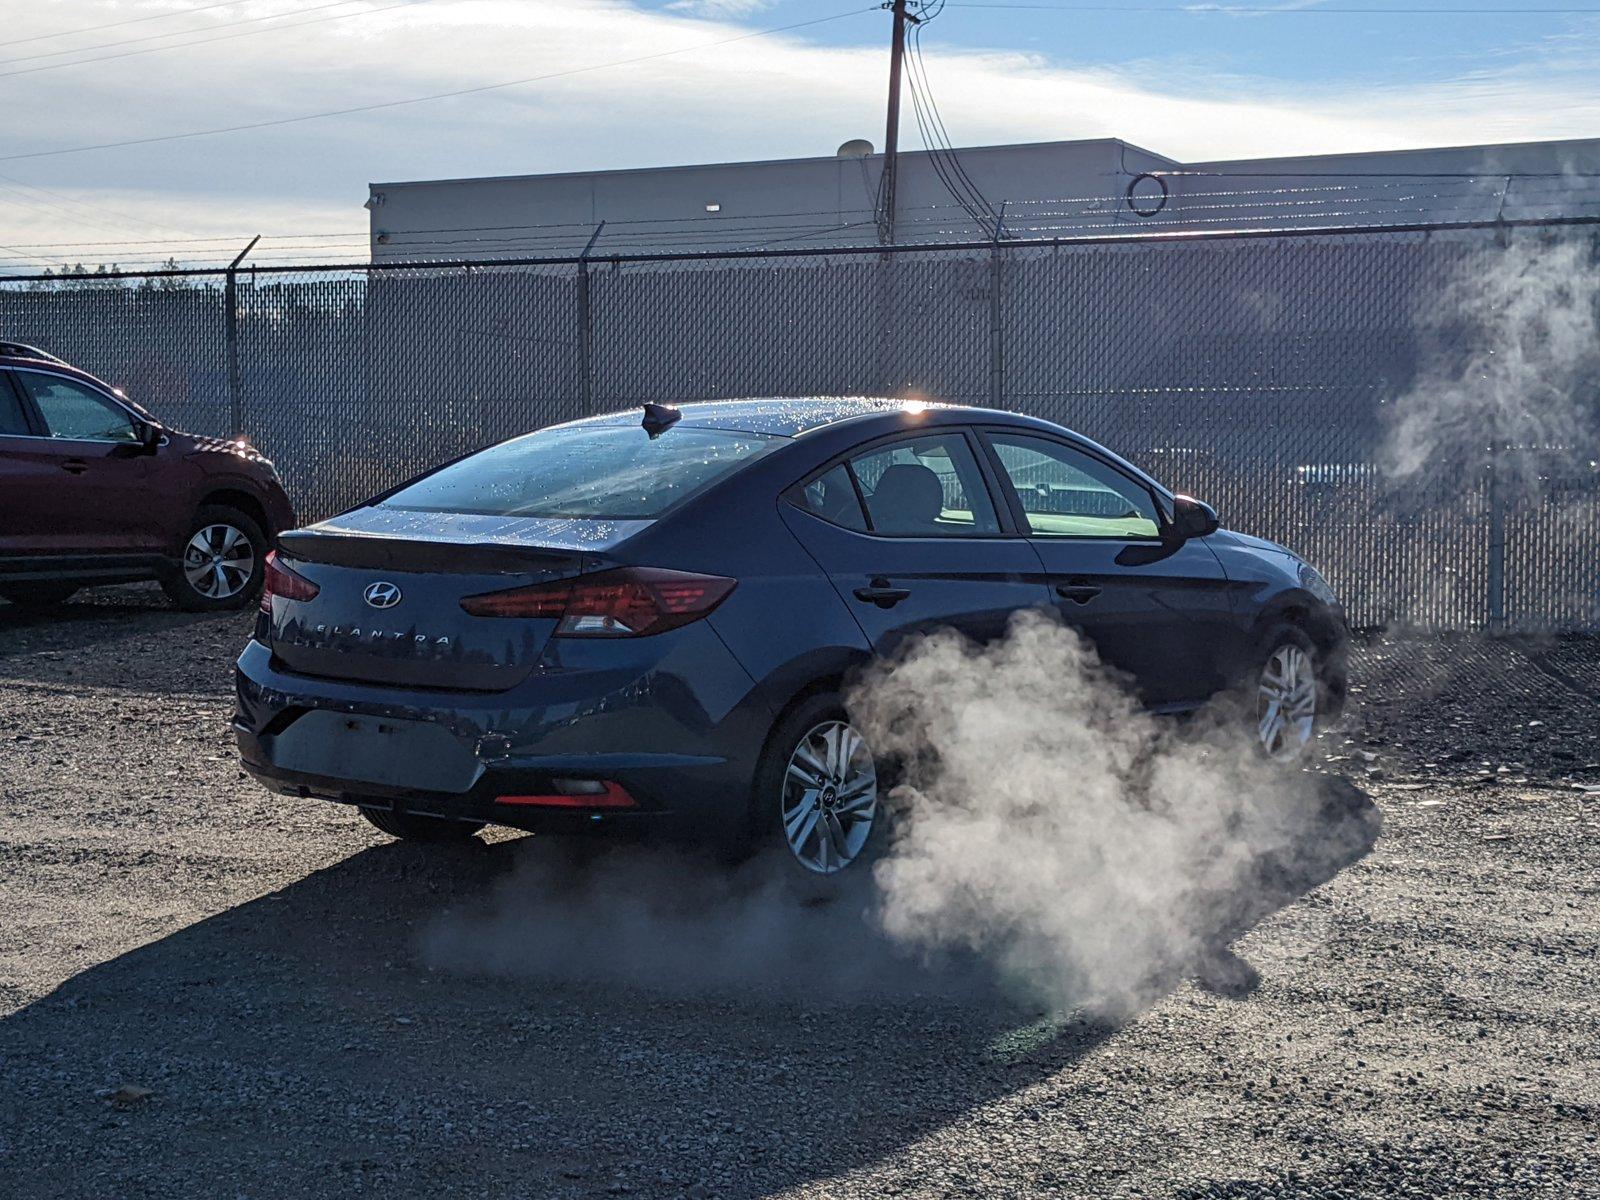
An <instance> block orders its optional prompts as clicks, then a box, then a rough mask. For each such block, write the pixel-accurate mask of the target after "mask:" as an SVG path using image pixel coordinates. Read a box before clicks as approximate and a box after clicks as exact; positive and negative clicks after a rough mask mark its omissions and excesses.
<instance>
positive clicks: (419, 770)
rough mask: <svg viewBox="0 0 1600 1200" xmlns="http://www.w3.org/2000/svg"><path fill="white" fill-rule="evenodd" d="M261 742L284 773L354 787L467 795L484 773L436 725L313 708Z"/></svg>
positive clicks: (472, 755)
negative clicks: (297, 774)
mask: <svg viewBox="0 0 1600 1200" xmlns="http://www.w3.org/2000/svg"><path fill="white" fill-rule="evenodd" d="M262 742H263V749H265V750H266V752H267V754H268V756H269V757H270V758H271V760H272V762H273V763H274V765H276V766H278V767H279V768H281V769H283V770H286V771H294V772H296V773H299V774H305V775H319V776H324V777H326V778H329V779H339V780H347V781H349V782H351V783H354V784H362V783H367V784H376V785H378V786H380V787H388V788H404V789H406V790H409V791H421V792H465V791H467V790H468V789H470V788H471V787H472V785H473V784H474V783H476V782H477V781H478V776H479V775H480V774H482V771H483V765H482V764H481V763H480V762H479V761H478V759H477V756H476V755H474V754H472V753H471V752H470V751H469V750H467V749H466V747H464V746H463V745H462V744H461V742H460V741H459V740H458V739H457V738H456V736H455V735H454V734H452V733H451V732H450V731H449V730H448V729H446V728H445V727H444V726H442V725H438V724H435V723H434V722H432V721H412V720H405V719H397V718H393V717H373V716H367V715H364V714H352V713H340V712H330V711H327V710H325V709H313V710H312V711H310V712H308V713H306V714H305V715H304V716H302V717H301V718H300V719H299V720H298V721H295V722H294V723H293V724H291V725H290V726H289V727H288V728H287V729H285V730H283V731H282V732H281V733H278V734H275V735H273V736H272V737H271V738H270V739H268V738H263V739H262ZM268 742H270V744H267V743H268Z"/></svg>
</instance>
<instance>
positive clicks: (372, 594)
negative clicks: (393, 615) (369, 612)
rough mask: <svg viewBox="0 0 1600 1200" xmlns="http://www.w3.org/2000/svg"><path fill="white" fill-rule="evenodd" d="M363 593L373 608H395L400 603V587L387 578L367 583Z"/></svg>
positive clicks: (363, 596)
mask: <svg viewBox="0 0 1600 1200" xmlns="http://www.w3.org/2000/svg"><path fill="white" fill-rule="evenodd" d="M361 595H362V598H363V599H364V600H366V602H367V603H368V604H370V605H372V607H373V608H393V607H394V606H395V605H396V604H399V603H400V589H399V588H398V587H396V586H395V585H394V584H392V583H390V582H388V581H387V580H382V579H380V580H379V581H378V582H377V583H369V584H367V590H366V591H364V592H362V593H361Z"/></svg>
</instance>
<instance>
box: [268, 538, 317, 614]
mask: <svg viewBox="0 0 1600 1200" xmlns="http://www.w3.org/2000/svg"><path fill="white" fill-rule="evenodd" d="M321 590H322V589H321V588H319V587H318V586H317V585H316V584H314V583H312V582H311V580H309V579H307V578H306V577H305V576H304V575H300V574H297V573H296V572H294V571H291V570H290V569H289V568H288V567H286V566H284V565H283V564H282V563H281V562H279V561H278V552H277V551H276V550H273V551H272V552H271V553H269V554H268V555H267V568H266V573H265V576H264V578H263V580H262V583H261V611H262V612H264V613H270V612H271V611H272V598H273V597H274V596H282V597H283V598H284V599H285V600H312V599H315V598H316V595H317V593H318V592H319V591H321Z"/></svg>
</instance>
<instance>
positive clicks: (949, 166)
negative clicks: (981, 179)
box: [909, 0, 1000, 236]
mask: <svg viewBox="0 0 1600 1200" xmlns="http://www.w3.org/2000/svg"><path fill="white" fill-rule="evenodd" d="M944 7H945V5H944V0H938V2H937V3H936V4H932V5H925V6H924V8H923V11H922V13H921V20H920V21H918V23H917V24H916V25H915V26H914V27H913V28H912V31H911V56H910V66H911V70H910V72H909V75H910V82H911V104H912V108H913V109H914V111H915V113H916V120H917V127H918V129H919V130H920V131H921V133H922V142H923V146H924V147H925V148H926V149H927V151H928V155H929V161H930V163H931V164H932V166H933V169H934V173H935V174H936V175H938V176H939V181H940V182H941V183H943V184H944V187H945V190H946V191H947V192H949V193H950V195H951V196H952V197H953V198H954V199H955V201H956V203H957V204H959V205H960V206H961V207H962V208H963V209H964V210H965V211H966V213H967V215H968V216H969V217H971V218H972V219H973V221H975V222H976V223H977V224H978V226H979V228H984V227H985V226H989V227H992V228H994V229H995V231H996V235H997V236H998V232H999V224H1000V218H999V216H998V215H997V214H996V213H995V210H994V206H993V205H992V204H990V203H989V201H988V199H987V198H986V197H985V196H984V194H983V191H982V189H980V188H979V187H978V185H977V184H976V183H974V182H973V180H972V177H971V176H970V175H968V174H967V172H966V168H964V167H963V166H962V165H961V159H960V158H959V157H958V156H957V154H956V150H955V146H954V145H953V144H952V142H951V140H950V134H949V131H948V130H946V129H945V125H944V118H943V116H942V115H941V114H940V112H939V104H938V101H937V100H935V99H934V95H933V84H932V82H931V81H930V80H929V78H928V66H927V62H926V61H925V60H924V58H923V56H922V31H923V29H924V27H925V26H927V25H928V23H929V22H931V21H933V20H934V18H936V17H937V16H938V15H939V14H940V13H941V12H943V11H944Z"/></svg>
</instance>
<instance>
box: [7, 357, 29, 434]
mask: <svg viewBox="0 0 1600 1200" xmlns="http://www.w3.org/2000/svg"><path fill="white" fill-rule="evenodd" d="M32 432H33V430H31V429H29V428H28V421H27V418H26V417H24V416H23V415H22V401H20V400H18V399H17V394H16V393H15V392H14V391H12V390H11V377H10V375H9V374H7V373H6V372H5V371H0V437H4V436H5V435H6V434H8V433H21V434H28V433H32Z"/></svg>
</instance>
